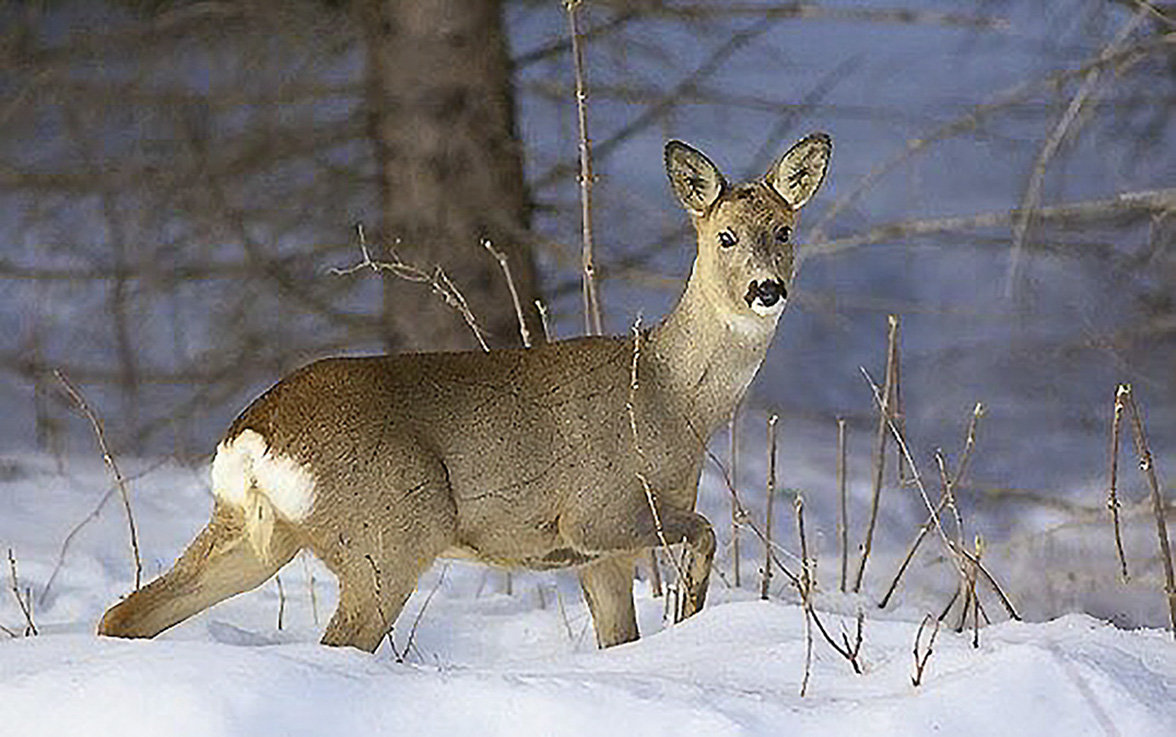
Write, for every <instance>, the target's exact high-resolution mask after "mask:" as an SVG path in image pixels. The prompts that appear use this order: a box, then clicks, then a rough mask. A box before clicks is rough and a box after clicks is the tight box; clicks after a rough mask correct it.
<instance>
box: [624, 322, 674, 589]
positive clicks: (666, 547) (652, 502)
mask: <svg viewBox="0 0 1176 737" xmlns="http://www.w3.org/2000/svg"><path fill="white" fill-rule="evenodd" d="M640 359H641V318H640V316H638V318H637V319H636V320H635V321H634V322H633V361H632V364H631V366H630V368H629V398H628V399H627V400H626V401H625V410H626V411H627V412H628V414H629V430H630V431H631V432H632V433H633V449H634V450H635V451H636V453H637V459H638V463H639V466H640V467H639V468H638V469H637V471H636V476H637V481H639V482H640V483H641V488H642V490H643V491H644V492H645V502H646V504H648V505H649V511H650V513H651V514H652V515H653V525H654V529H655V530H656V531H657V539H658V542H659V543H661V547H662V550H663V551H665V554H666V557H667V558H669V559H670V562H671V563H673V564H674V569H675V570H674V572H675V573H676V574H677V575H678V587H679V588H682V585H683V584H684V583H685V582H686V574H685V572H684V570H683V569H682V566H681V564H680V563H679V561H678V559H677V558H676V557H674V556H673V555H671V554H670V544H669V542H668V541H667V540H666V533H665V530H663V529H662V522H661V514H659V513H658V510H657V500H656V499H655V497H654V494H653V488H652V487H651V486H650V485H649V477H648V476H646V474H645V471H643V470H642V468H644V467H645V465H646V464H647V461H646V458H645V450H644V449H643V448H642V447H641V440H640V436H639V435H638V433H637V407H636V404H635V402H636V397H637V389H638V386H639V384H638V376H637V365H638V363H639V362H640Z"/></svg>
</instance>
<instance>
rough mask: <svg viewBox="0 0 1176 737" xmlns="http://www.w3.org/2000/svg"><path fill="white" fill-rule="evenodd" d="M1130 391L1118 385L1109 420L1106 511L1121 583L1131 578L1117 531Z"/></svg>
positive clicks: (1121, 538) (1119, 533) (1119, 534)
mask: <svg viewBox="0 0 1176 737" xmlns="http://www.w3.org/2000/svg"><path fill="white" fill-rule="evenodd" d="M1128 394H1130V390H1129V389H1128V388H1127V386H1126V385H1125V384H1120V385H1119V386H1118V388H1116V390H1115V410H1114V415H1113V416H1112V418H1111V453H1110V482H1109V484H1108V490H1107V509H1109V510H1110V511H1111V523H1112V524H1113V525H1114V527H1115V551H1116V552H1117V553H1118V555H1119V566H1120V570H1121V572H1122V575H1123V581H1125V582H1126V581H1128V580H1129V579H1130V578H1131V576H1130V574H1128V572H1127V556H1126V554H1125V553H1124V552H1123V535H1122V533H1121V532H1120V529H1119V493H1118V490H1117V486H1118V475H1119V474H1118V471H1119V426H1120V424H1121V423H1122V420H1123V408H1124V401H1125V400H1126V398H1127V395H1128Z"/></svg>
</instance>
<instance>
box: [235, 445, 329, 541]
mask: <svg viewBox="0 0 1176 737" xmlns="http://www.w3.org/2000/svg"><path fill="white" fill-rule="evenodd" d="M212 493H213V494H215V495H216V496H217V498H218V499H220V500H221V501H224V502H227V503H229V504H232V505H234V506H237V507H240V508H241V509H242V510H244V512H245V526H246V529H247V530H248V533H249V540H250V542H251V543H252V544H253V547H254V549H255V550H256V551H257V552H258V554H259V555H261V556H262V557H263V558H264V557H265V556H266V555H267V553H266V551H268V549H269V542H270V537H271V536H272V534H273V529H274V521H275V516H277V517H281V518H283V519H285V520H288V521H290V522H301V521H302V520H304V519H306V517H307V515H309V514H310V510H311V508H312V507H313V506H314V476H313V475H312V474H311V473H310V471H309V470H307V469H306V467H305V466H303V465H302V464H300V463H298V462H297V461H295V460H294V459H292V458H289V457H287V456H284V455H281V454H279V453H275V452H273V451H272V450H271V449H270V448H269V446H268V445H267V444H266V442H265V438H263V437H262V436H261V434H260V433H257V432H255V431H253V430H245V431H244V432H242V433H240V434H239V435H237V436H236V437H234V438H231V439H229V440H226V441H224V442H222V443H221V444H220V445H218V446H217V448H216V457H215V458H213V460H212Z"/></svg>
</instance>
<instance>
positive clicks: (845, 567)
mask: <svg viewBox="0 0 1176 737" xmlns="http://www.w3.org/2000/svg"><path fill="white" fill-rule="evenodd" d="M845 435H846V433H845V418H843V417H838V418H837V499H838V515H837V537H838V539H839V540H840V542H841V593H845V585H846V579H847V578H848V576H849V503H848V494H847V490H846V485H847V484H846V477H845V472H846V453H847V451H846V447H845V446H846V436H845Z"/></svg>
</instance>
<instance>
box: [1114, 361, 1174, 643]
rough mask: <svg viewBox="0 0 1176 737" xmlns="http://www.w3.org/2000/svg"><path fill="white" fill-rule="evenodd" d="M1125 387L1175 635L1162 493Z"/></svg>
mask: <svg viewBox="0 0 1176 737" xmlns="http://www.w3.org/2000/svg"><path fill="white" fill-rule="evenodd" d="M1122 388H1125V389H1126V390H1127V391H1126V392H1125V394H1126V397H1125V399H1126V405H1127V409H1128V411H1129V412H1130V413H1131V430H1132V436H1133V437H1134V439H1135V453H1136V455H1138V456H1139V470H1140V472H1141V473H1143V476H1144V478H1145V479H1146V480H1147V485H1148V488H1149V489H1151V500H1152V513H1153V515H1154V516H1155V520H1156V537H1157V538H1158V539H1159V545H1160V562H1161V563H1162V564H1163V566H1164V592H1165V593H1166V594H1167V596H1168V615H1169V617H1170V619H1171V623H1172V635H1173V636H1174V637H1176V573H1173V570H1172V551H1171V549H1170V548H1169V546H1168V527H1167V525H1166V524H1165V523H1164V494H1163V492H1162V491H1161V490H1160V482H1159V480H1158V479H1157V478H1156V463H1155V459H1153V458H1152V453H1151V448H1149V447H1148V443H1147V434H1146V433H1145V432H1144V429H1143V417H1142V416H1141V415H1140V413H1139V405H1137V404H1136V403H1135V393H1134V392H1132V391H1131V385H1130V384H1123V385H1122Z"/></svg>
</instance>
